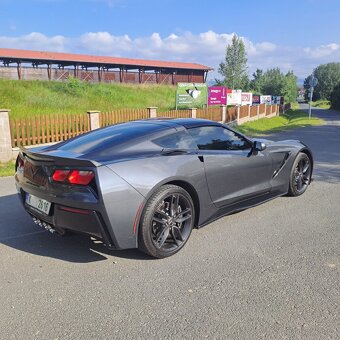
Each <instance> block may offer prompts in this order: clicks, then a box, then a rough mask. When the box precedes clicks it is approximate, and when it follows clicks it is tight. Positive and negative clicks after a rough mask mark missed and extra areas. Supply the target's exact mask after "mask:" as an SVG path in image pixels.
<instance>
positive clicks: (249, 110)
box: [248, 104, 250, 120]
mask: <svg viewBox="0 0 340 340" xmlns="http://www.w3.org/2000/svg"><path fill="white" fill-rule="evenodd" d="M249 119H250V104H248V120H249Z"/></svg>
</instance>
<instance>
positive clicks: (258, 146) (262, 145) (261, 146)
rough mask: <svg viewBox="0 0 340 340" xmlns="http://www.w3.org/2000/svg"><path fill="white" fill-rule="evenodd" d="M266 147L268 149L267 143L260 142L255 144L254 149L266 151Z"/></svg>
mask: <svg viewBox="0 0 340 340" xmlns="http://www.w3.org/2000/svg"><path fill="white" fill-rule="evenodd" d="M266 147H267V145H266V143H263V142H259V141H255V142H254V144H253V149H254V150H255V151H263V150H265V149H266Z"/></svg>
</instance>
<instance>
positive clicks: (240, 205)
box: [197, 191, 288, 229]
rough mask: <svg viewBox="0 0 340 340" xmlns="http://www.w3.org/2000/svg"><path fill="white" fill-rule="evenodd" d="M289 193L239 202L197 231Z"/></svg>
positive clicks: (222, 210) (212, 218) (213, 217)
mask: <svg viewBox="0 0 340 340" xmlns="http://www.w3.org/2000/svg"><path fill="white" fill-rule="evenodd" d="M287 193H288V191H287V192H282V191H281V192H278V191H276V192H273V193H271V194H269V195H266V196H260V197H256V198H252V199H248V200H245V201H241V202H238V203H234V204H232V205H230V206H227V207H224V208H221V209H219V210H218V211H217V212H216V213H215V214H214V215H213V216H212V217H211V218H209V219H208V220H207V221H205V222H204V223H202V224H200V225H198V226H197V229H200V228H202V227H204V226H206V225H208V224H210V223H212V222H214V221H216V220H218V219H219V218H221V217H223V216H227V215H231V214H233V213H237V212H240V211H242V210H245V209H248V208H253V207H256V206H257V205H260V204H262V203H265V202H268V201H271V200H272V199H274V198H277V197H281V196H284V195H286V194H287Z"/></svg>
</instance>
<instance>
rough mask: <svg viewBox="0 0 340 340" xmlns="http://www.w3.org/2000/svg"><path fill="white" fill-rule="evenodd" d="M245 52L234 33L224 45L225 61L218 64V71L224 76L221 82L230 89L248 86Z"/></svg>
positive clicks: (242, 43) (241, 41)
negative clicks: (229, 41)
mask: <svg viewBox="0 0 340 340" xmlns="http://www.w3.org/2000/svg"><path fill="white" fill-rule="evenodd" d="M247 70H248V67H247V54H246V50H245V46H244V42H243V40H242V39H241V38H239V37H238V36H237V35H236V34H234V35H233V38H232V41H231V43H230V44H229V45H228V46H227V47H226V55H225V61H224V62H221V63H220V65H219V69H218V72H219V73H220V74H221V75H222V76H223V77H224V81H223V83H224V84H225V85H226V86H228V87H229V88H232V89H243V90H244V89H246V88H247V87H248V83H249V80H248V74H247Z"/></svg>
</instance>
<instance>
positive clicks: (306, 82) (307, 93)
mask: <svg viewBox="0 0 340 340" xmlns="http://www.w3.org/2000/svg"><path fill="white" fill-rule="evenodd" d="M311 79H312V76H311V75H309V76H308V77H307V78H305V80H304V82H303V87H304V89H305V101H307V102H308V101H309V89H310V85H309V82H310V80H311Z"/></svg>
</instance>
